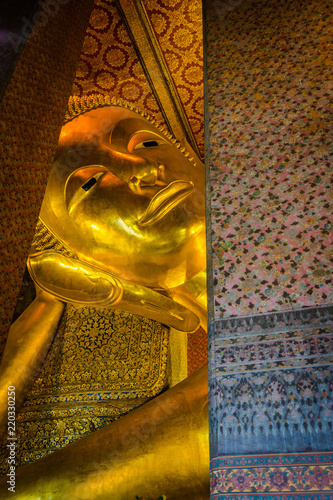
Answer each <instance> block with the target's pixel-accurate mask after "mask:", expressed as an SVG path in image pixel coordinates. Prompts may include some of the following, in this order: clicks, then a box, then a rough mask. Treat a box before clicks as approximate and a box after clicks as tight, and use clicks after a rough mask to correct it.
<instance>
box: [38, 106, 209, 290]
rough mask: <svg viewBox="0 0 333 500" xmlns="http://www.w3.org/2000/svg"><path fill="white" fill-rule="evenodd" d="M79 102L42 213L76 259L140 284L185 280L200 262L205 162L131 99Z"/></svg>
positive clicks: (62, 141) (65, 130) (202, 261)
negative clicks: (87, 106)
mask: <svg viewBox="0 0 333 500" xmlns="http://www.w3.org/2000/svg"><path fill="white" fill-rule="evenodd" d="M80 106H81V104H80V102H79V103H77V104H76V107H77V112H73V113H72V116H71V117H70V118H71V119H70V120H69V121H68V122H67V123H66V124H65V125H64V127H63V128H62V130H61V134H60V139H59V145H58V149H57V153H56V158H55V162H54V165H53V169H52V172H51V175H50V179H49V183H48V186H47V189H46V194H45V198H44V202H43V205H42V209H41V215H40V217H41V220H42V221H43V223H44V224H45V225H46V226H47V227H48V229H49V230H50V231H51V232H52V233H53V234H54V236H55V237H56V238H57V239H59V240H61V241H62V242H63V243H64V244H65V245H67V246H68V247H69V248H70V249H71V250H73V251H74V252H75V253H76V255H77V257H78V258H79V259H80V260H83V261H86V262H90V263H91V264H94V265H95V266H98V267H100V268H101V269H104V270H107V271H110V272H112V273H115V274H117V275H118V276H120V277H122V278H125V279H127V280H129V281H132V282H134V283H137V284H141V285H144V286H148V287H154V288H172V287H175V286H177V285H180V284H182V283H184V282H185V281H187V280H188V279H190V278H191V277H193V276H194V275H195V274H197V273H198V272H199V271H201V270H202V269H203V268H204V267H205V227H204V220H205V218H204V169H203V165H202V164H201V162H200V161H199V160H198V158H195V161H196V163H195V162H194V161H193V160H192V159H191V158H189V157H188V152H189V153H190V156H193V151H191V150H190V149H188V151H183V150H182V149H181V148H180V147H179V146H180V145H179V143H178V144H175V143H174V140H172V138H170V136H167V135H165V134H164V133H163V132H162V131H161V130H160V129H159V128H158V127H156V126H155V125H154V123H153V122H152V121H150V120H149V119H146V118H144V117H143V116H142V115H141V114H139V113H138V112H135V111H133V110H131V109H129V107H126V106H124V105H116V104H112V105H106V104H105V103H104V101H103V100H102V99H100V100H99V102H98V105H97V106H96V105H95V107H92V108H91V109H88V110H87V111H85V112H82V106H81V107H80Z"/></svg>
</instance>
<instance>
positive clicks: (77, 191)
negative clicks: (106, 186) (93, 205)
mask: <svg viewBox="0 0 333 500" xmlns="http://www.w3.org/2000/svg"><path fill="white" fill-rule="evenodd" d="M101 168H103V167H100V166H96V167H95V166H94V167H88V168H83V169H81V170H78V171H77V172H75V173H74V174H72V175H71V177H70V178H69V180H68V182H67V185H66V201H67V208H68V211H69V212H71V211H72V210H73V209H74V208H75V207H76V206H77V205H78V204H79V203H80V202H81V201H82V200H83V199H84V198H85V197H86V196H87V194H88V191H90V190H91V189H92V188H93V187H94V186H95V184H97V182H98V179H99V178H100V177H102V175H104V174H105V173H106V170H105V169H104V168H103V169H102V170H101Z"/></svg>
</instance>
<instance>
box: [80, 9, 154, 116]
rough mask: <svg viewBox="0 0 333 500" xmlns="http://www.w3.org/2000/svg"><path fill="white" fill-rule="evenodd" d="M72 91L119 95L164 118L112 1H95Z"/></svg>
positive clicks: (81, 94) (88, 93) (84, 93)
mask: <svg viewBox="0 0 333 500" xmlns="http://www.w3.org/2000/svg"><path fill="white" fill-rule="evenodd" d="M72 94H73V95H77V96H80V97H81V96H84V95H85V96H89V95H92V94H102V95H109V96H111V97H113V96H115V97H120V98H122V99H124V100H126V101H128V102H130V103H131V104H134V105H135V106H137V107H138V108H140V109H142V110H144V111H146V112H147V113H149V114H151V115H152V116H154V118H156V119H157V120H159V121H163V117H162V114H161V112H160V111H159V107H158V104H157V102H156V100H155V97H154V95H153V92H152V90H151V88H150V86H149V83H148V81H147V79H146V76H145V74H144V71H143V69H142V66H141V64H140V61H139V59H138V57H137V55H136V52H135V49H134V47H133V44H132V42H131V40H130V38H129V35H128V32H127V30H126V27H125V24H124V22H123V20H122V18H121V16H120V13H119V10H118V8H117V4H116V2H115V1H96V2H95V6H94V9H93V12H92V14H91V17H90V21H89V26H88V29H87V33H86V37H85V40H84V44H83V47H82V53H81V56H80V59H79V63H78V68H77V73H76V78H75V81H74V85H73V89H72Z"/></svg>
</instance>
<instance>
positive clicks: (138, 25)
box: [117, 0, 201, 158]
mask: <svg viewBox="0 0 333 500" xmlns="http://www.w3.org/2000/svg"><path fill="white" fill-rule="evenodd" d="M117 3H118V6H119V10H120V12H121V15H122V18H123V21H124V23H125V25H126V28H127V30H128V33H129V36H130V38H131V40H132V43H133V45H134V47H135V50H136V52H137V55H138V58H139V60H140V62H141V65H142V67H143V70H144V72H145V75H146V77H147V80H148V82H149V85H150V87H151V89H152V92H153V94H154V96H155V99H156V101H157V103H158V105H159V108H160V110H161V113H162V115H163V118H164V120H165V123H166V125H167V127H168V129H169V131H170V132H171V133H172V134H173V135H174V136H175V137H178V138H181V137H185V138H186V139H187V141H188V142H189V144H190V145H191V146H192V148H193V150H194V151H195V152H196V154H197V155H198V156H199V158H200V156H201V155H200V152H199V150H198V145H197V143H196V140H195V138H194V135H193V132H192V129H191V127H190V124H189V121H188V119H187V116H186V113H185V111H184V108H183V105H182V103H181V100H180V98H179V95H178V92H177V89H176V87H175V84H174V81H173V79H172V76H171V73H170V71H169V68H168V65H167V63H166V61H165V59H164V56H163V53H162V50H161V47H160V45H159V42H158V40H157V38H156V35H155V32H154V29H153V27H152V25H151V23H150V20H149V17H148V14H147V11H146V9H145V7H144V5H143V2H142V1H141V0H117Z"/></svg>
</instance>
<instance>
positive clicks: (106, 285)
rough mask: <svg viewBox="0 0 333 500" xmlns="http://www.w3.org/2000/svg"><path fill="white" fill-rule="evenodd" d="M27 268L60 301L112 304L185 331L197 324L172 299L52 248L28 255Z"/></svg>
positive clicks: (83, 303) (196, 326)
mask: <svg viewBox="0 0 333 500" xmlns="http://www.w3.org/2000/svg"><path fill="white" fill-rule="evenodd" d="M28 270H29V273H30V275H31V277H32V279H33V280H34V282H35V283H36V284H37V285H38V286H39V287H40V288H42V289H43V290H45V291H46V292H48V293H50V294H51V295H53V296H55V297H57V298H58V299H60V300H62V301H64V302H70V303H74V304H82V305H91V306H97V307H98V306H100V307H103V306H104V307H115V308H117V309H122V310H124V311H129V312H132V313H134V314H139V315H140V316H145V317H147V318H149V319H153V320H156V321H159V322H160V323H164V324H166V325H168V326H171V327H173V328H175V329H177V330H180V331H185V332H193V331H195V330H196V329H197V328H198V326H199V318H198V317H197V316H196V314H194V313H192V312H191V311H190V310H189V309H187V308H186V307H184V306H182V305H180V304H178V303H177V302H175V301H173V300H172V299H170V298H168V297H165V296H163V295H161V294H159V293H157V292H154V291H153V290H150V289H149V288H145V287H142V286H139V285H136V284H134V283H131V282H129V281H126V280H123V279H121V278H118V277H117V276H115V275H114V274H111V273H108V272H105V271H103V270H101V269H99V268H97V267H95V266H92V265H91V264H88V263H86V262H83V261H80V260H78V259H74V258H71V257H67V256H64V255H62V254H60V253H58V252H54V251H52V250H50V251H48V250H47V251H44V252H39V253H35V254H33V255H30V257H29V259H28Z"/></svg>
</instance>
